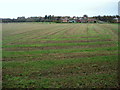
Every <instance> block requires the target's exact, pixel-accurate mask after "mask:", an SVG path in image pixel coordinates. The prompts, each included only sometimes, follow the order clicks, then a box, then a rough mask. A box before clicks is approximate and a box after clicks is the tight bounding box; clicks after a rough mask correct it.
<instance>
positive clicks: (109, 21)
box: [2, 15, 120, 23]
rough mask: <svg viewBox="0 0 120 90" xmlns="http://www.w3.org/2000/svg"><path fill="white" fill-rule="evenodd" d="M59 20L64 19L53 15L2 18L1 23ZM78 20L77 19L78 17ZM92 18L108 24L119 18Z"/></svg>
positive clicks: (117, 16)
mask: <svg viewBox="0 0 120 90" xmlns="http://www.w3.org/2000/svg"><path fill="white" fill-rule="evenodd" d="M61 18H64V17H62V16H54V15H45V16H44V17H28V18H25V17H17V19H10V18H3V19H2V22H4V23H8V22H56V23H57V22H60V20H61ZM66 18H68V19H69V18H71V17H70V16H66ZM78 18H79V17H78ZM92 18H94V19H96V20H99V21H103V22H108V23H115V22H117V21H119V18H120V16H119V15H115V16H100V15H99V16H93V17H92Z"/></svg>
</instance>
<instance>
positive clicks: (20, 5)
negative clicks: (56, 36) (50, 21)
mask: <svg viewBox="0 0 120 90" xmlns="http://www.w3.org/2000/svg"><path fill="white" fill-rule="evenodd" d="M118 2H119V0H0V18H17V17H21V16H25V17H26V18H27V17H31V16H33V17H34V16H45V15H54V16H71V17H72V16H83V15H84V14H87V15H88V16H98V15H101V16H103V15H118Z"/></svg>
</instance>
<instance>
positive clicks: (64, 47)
mask: <svg viewBox="0 0 120 90" xmlns="http://www.w3.org/2000/svg"><path fill="white" fill-rule="evenodd" d="M2 43H3V46H2V47H3V51H2V52H3V55H2V57H3V62H2V67H3V88H33V87H35V88H117V87H119V86H118V83H117V63H118V25H117V24H67V23H66V24H55V23H51V24H50V23H7V24H3V42H2Z"/></svg>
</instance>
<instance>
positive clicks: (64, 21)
mask: <svg viewBox="0 0 120 90" xmlns="http://www.w3.org/2000/svg"><path fill="white" fill-rule="evenodd" d="M68 21H69V19H68V17H62V18H61V22H63V23H67V22H68Z"/></svg>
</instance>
